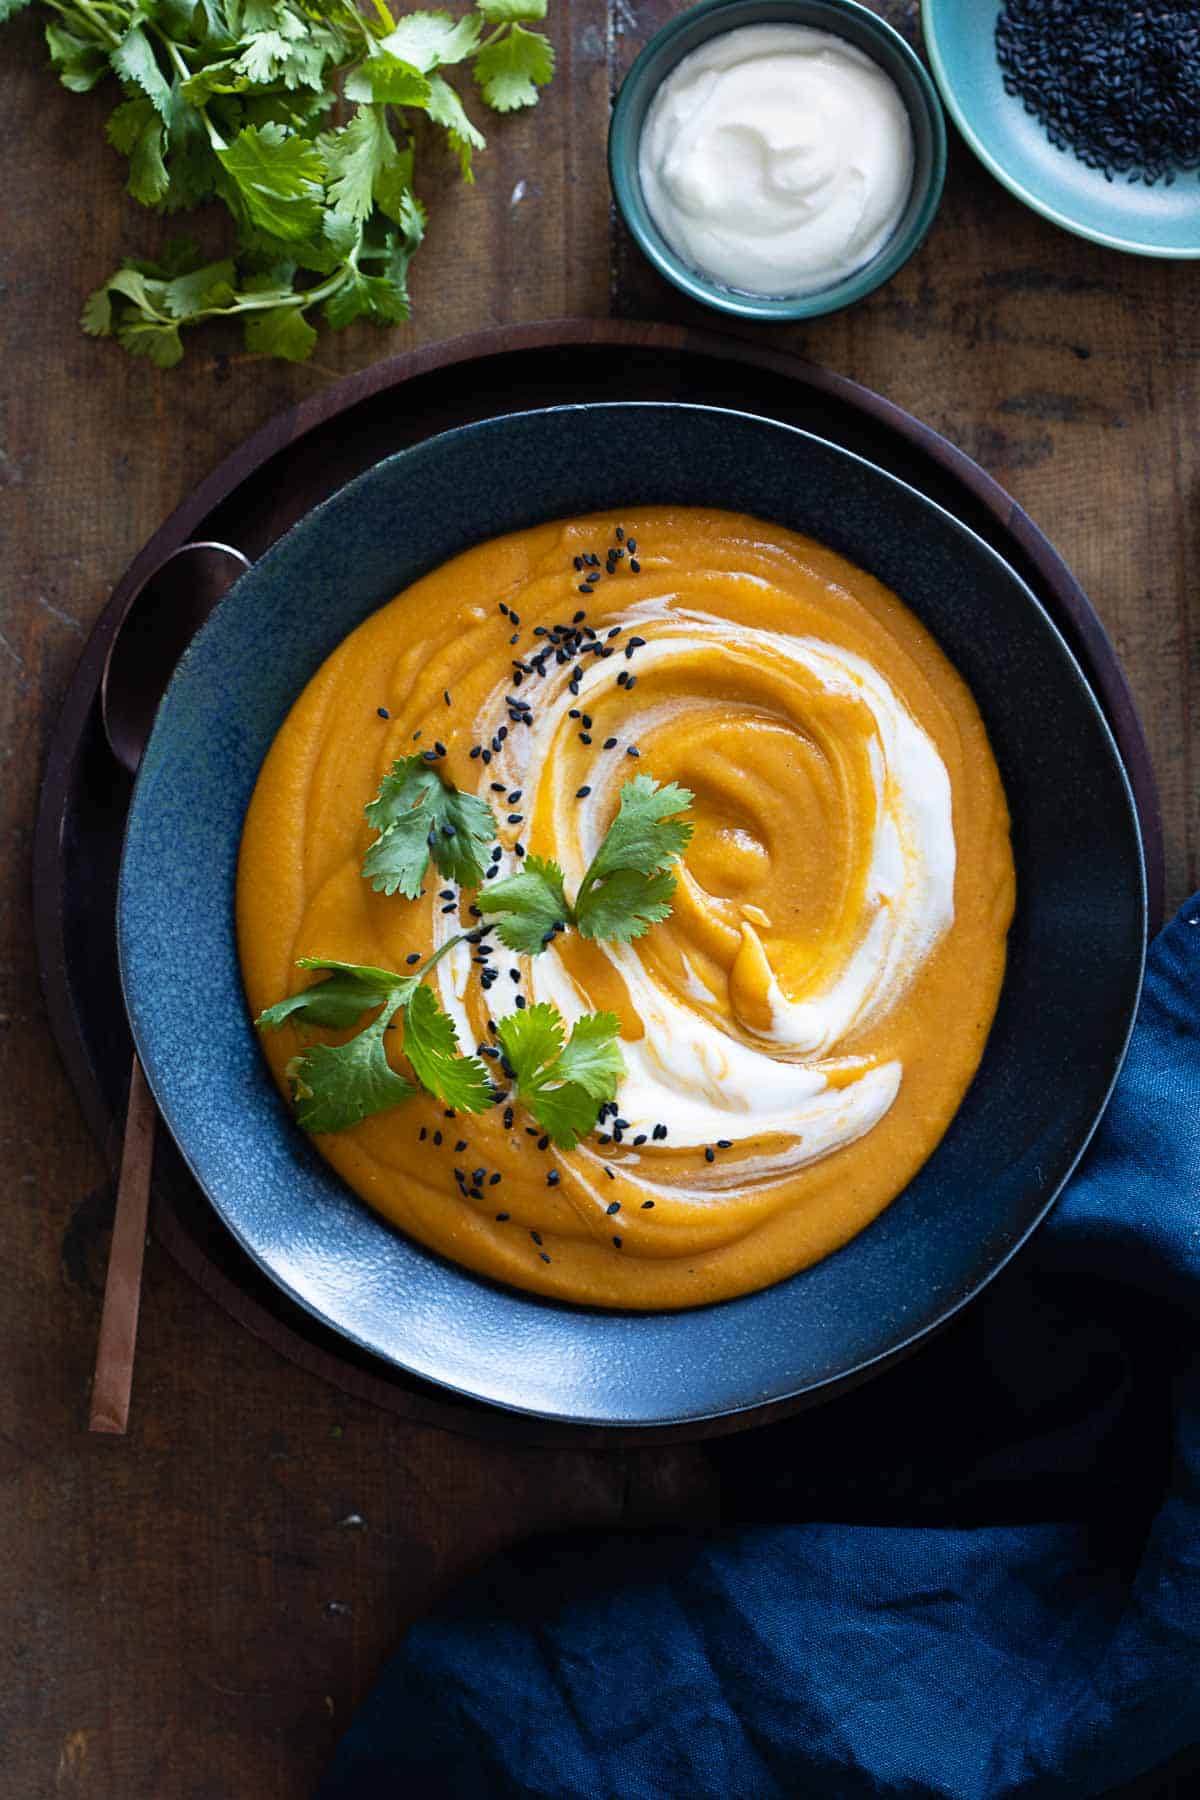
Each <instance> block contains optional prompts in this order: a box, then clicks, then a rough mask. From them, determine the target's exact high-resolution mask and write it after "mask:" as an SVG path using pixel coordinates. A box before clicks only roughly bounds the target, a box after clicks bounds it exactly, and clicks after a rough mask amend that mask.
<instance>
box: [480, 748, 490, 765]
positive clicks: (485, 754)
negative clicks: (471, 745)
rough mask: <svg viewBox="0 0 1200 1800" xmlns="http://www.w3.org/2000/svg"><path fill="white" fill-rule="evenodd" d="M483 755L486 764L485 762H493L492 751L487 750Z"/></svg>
mask: <svg viewBox="0 0 1200 1800" xmlns="http://www.w3.org/2000/svg"><path fill="white" fill-rule="evenodd" d="M482 754H483V760H484V762H485V763H490V762H491V760H492V753H491V751H490V750H485V751H483V753H482Z"/></svg>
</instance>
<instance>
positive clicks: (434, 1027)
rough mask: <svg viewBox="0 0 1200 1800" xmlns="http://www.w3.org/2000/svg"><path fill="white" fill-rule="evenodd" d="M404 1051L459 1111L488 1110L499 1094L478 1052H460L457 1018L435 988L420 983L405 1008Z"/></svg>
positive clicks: (424, 1080) (424, 1082)
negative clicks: (448, 1011) (446, 1008)
mask: <svg viewBox="0 0 1200 1800" xmlns="http://www.w3.org/2000/svg"><path fill="white" fill-rule="evenodd" d="M404 1054H405V1055H406V1056H407V1058H408V1060H409V1062H410V1063H411V1064H412V1066H413V1072H414V1074H415V1075H416V1077H417V1080H418V1081H419V1082H420V1083H421V1086H422V1087H424V1088H427V1089H428V1090H429V1092H430V1093H431V1094H436V1095H437V1097H438V1099H439V1100H444V1101H445V1102H446V1105H447V1106H453V1107H454V1108H455V1109H456V1110H457V1111H459V1112H470V1113H479V1112H486V1111H487V1110H488V1108H489V1107H490V1106H491V1104H492V1101H493V1099H494V1097H495V1095H494V1090H493V1088H492V1084H491V1080H490V1079H489V1076H488V1072H487V1070H486V1069H485V1067H484V1066H483V1063H482V1062H480V1060H479V1058H478V1057H476V1056H460V1055H459V1053H458V1039H457V1038H456V1036H455V1034H454V1023H453V1020H452V1019H451V1018H450V1017H449V1016H448V1014H446V1013H444V1012H443V1011H442V1010H441V1008H440V1007H439V1005H438V1003H437V1001H436V999H435V998H434V995H433V992H432V990H431V989H430V988H427V987H420V986H419V987H418V988H417V990H416V992H415V993H414V995H413V997H412V999H411V1000H410V1001H409V1003H408V1005H407V1007H406V1008H405V1012H404Z"/></svg>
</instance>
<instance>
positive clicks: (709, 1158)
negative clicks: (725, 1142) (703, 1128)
mask: <svg viewBox="0 0 1200 1800" xmlns="http://www.w3.org/2000/svg"><path fill="white" fill-rule="evenodd" d="M704 1160H705V1162H716V1160H717V1153H716V1151H715V1150H714V1149H713V1147H712V1145H711V1144H707V1145H705V1149H704Z"/></svg>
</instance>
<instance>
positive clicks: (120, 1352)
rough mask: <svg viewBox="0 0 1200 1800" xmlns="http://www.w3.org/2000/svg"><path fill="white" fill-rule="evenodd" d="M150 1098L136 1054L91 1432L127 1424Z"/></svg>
mask: <svg viewBox="0 0 1200 1800" xmlns="http://www.w3.org/2000/svg"><path fill="white" fill-rule="evenodd" d="M154 1116H155V1114H154V1100H153V1097H152V1095H151V1093H150V1089H149V1088H148V1087H147V1085H146V1077H145V1076H144V1075H143V1074H142V1065H141V1063H140V1062H139V1061H138V1059H137V1057H136V1056H135V1057H134V1059H133V1068H132V1070H131V1072H130V1076H129V1103H128V1106H127V1108H126V1113H125V1147H124V1150H123V1152H122V1155H121V1174H120V1178H119V1180H118V1182H117V1208H116V1213H115V1215H114V1218H113V1229H112V1243H111V1245H110V1247H109V1252H108V1276H107V1278H106V1280H105V1283H104V1310H103V1312H102V1313H101V1315H100V1341H99V1344H98V1345H97V1348H96V1375H95V1380H94V1381H93V1383H92V1413H91V1418H90V1420H89V1421H88V1429H89V1430H91V1431H111V1432H118V1433H120V1432H123V1431H124V1430H125V1428H126V1426H127V1425H128V1423H129V1394H130V1389H131V1387H132V1385H133V1353H134V1349H135V1346H136V1343H137V1324H138V1306H139V1303H140V1300H141V1292H142V1257H143V1254H144V1252H145V1248H146V1216H147V1212H148V1210H149V1205H150V1168H151V1165H152V1163H153V1161H154Z"/></svg>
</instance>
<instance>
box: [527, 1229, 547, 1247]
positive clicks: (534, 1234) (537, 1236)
mask: <svg viewBox="0 0 1200 1800" xmlns="http://www.w3.org/2000/svg"><path fill="white" fill-rule="evenodd" d="M529 1235H530V1237H531V1238H532V1239H533V1241H534V1243H535V1244H540V1243H542V1242H544V1240H543V1238H542V1234H541V1232H540V1231H531V1232H530V1234H529Z"/></svg>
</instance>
